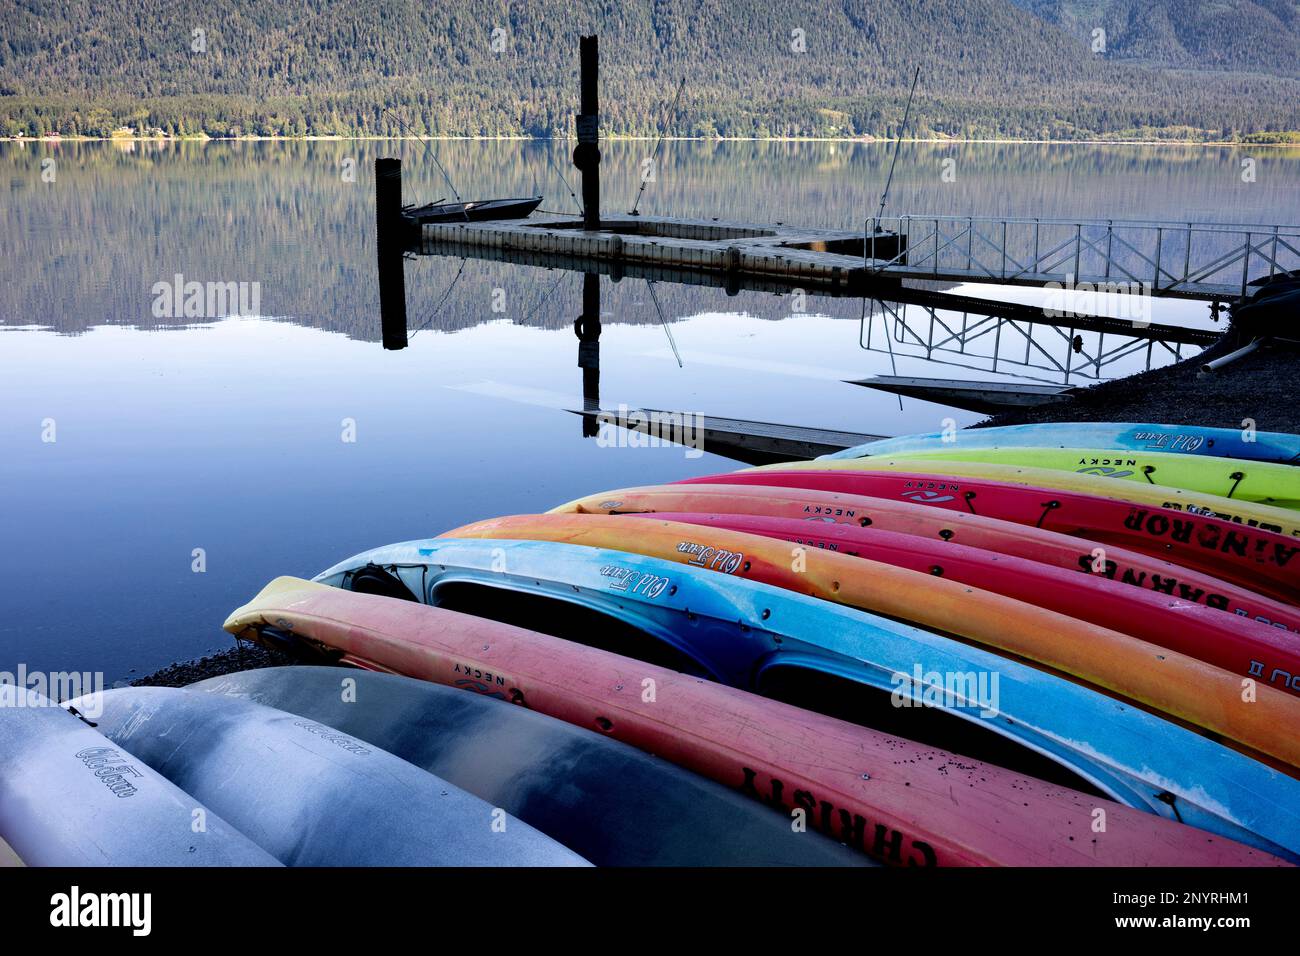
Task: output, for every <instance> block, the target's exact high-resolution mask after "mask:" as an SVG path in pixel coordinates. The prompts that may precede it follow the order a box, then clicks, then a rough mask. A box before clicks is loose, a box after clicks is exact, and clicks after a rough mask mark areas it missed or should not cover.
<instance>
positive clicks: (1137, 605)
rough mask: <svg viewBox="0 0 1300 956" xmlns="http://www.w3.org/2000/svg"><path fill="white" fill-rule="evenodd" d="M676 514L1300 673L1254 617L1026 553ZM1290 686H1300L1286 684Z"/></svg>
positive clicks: (1246, 670)
mask: <svg viewBox="0 0 1300 956" xmlns="http://www.w3.org/2000/svg"><path fill="white" fill-rule="evenodd" d="M655 517H656V518H658V519H661V520H663V521H680V522H683V523H685V524H696V525H703V526H707V527H714V528H727V529H730V530H732V531H743V532H746V533H748V534H758V535H763V536H765V537H769V538H779V539H781V540H784V541H790V542H793V543H795V544H799V545H803V546H804V547H807V548H818V549H822V550H827V551H835V552H839V553H840V554H847V555H851V556H856V557H862V558H868V559H871V560H873V561H881V562H884V563H885V564H890V565H893V566H895V567H900V568H908V569H909V570H912V571H920V572H922V573H925V574H931V575H935V576H937V577H945V578H949V579H951V580H953V581H958V582H960V583H962V584H968V585H970V586H971V587H976V588H980V589H982V590H985V591H992V592H993V593H995V594H1002V595H1005V596H1007V597H1011V598H1015V599H1017V600H1019V601H1024V602H1026V603H1028V604H1034V605H1037V606H1038V607H1044V608H1048V609H1050V610H1053V611H1059V612H1060V613H1062V614H1067V615H1069V616H1070V617H1073V618H1076V619H1077V620H1080V621H1087V622H1089V623H1091V624H1096V625H1098V626H1099V627H1106V628H1110V629H1112V630H1115V631H1119V632H1120V633H1121V634H1128V635H1129V636H1131V637H1136V638H1138V639H1140V640H1144V641H1149V642H1151V643H1152V644H1156V645H1158V646H1160V647H1166V648H1168V649H1170V650H1173V651H1177V652H1179V653H1181V654H1186V655H1188V656H1189V657H1195V658H1197V659H1198V660H1202V661H1204V662H1206V663H1207V664H1213V665H1215V666H1216V667H1222V668H1224V669H1225V670H1230V671H1234V672H1236V673H1238V674H1242V675H1244V676H1254V677H1258V676H1260V673H1261V668H1262V673H1263V674H1272V673H1274V672H1276V671H1279V670H1280V671H1283V672H1285V673H1287V674H1297V673H1300V642H1298V641H1296V640H1295V638H1294V636H1293V635H1291V634H1288V633H1286V632H1285V631H1279V630H1277V629H1275V628H1272V627H1269V626H1268V625H1267V624H1260V623H1258V622H1256V621H1250V620H1241V619H1237V618H1232V617H1229V616H1228V615H1226V614H1223V613H1221V612H1219V611H1216V610H1214V609H1213V608H1208V607H1206V606H1204V605H1202V604H1193V603H1190V602H1187V601H1181V600H1179V599H1178V598H1171V597H1163V596H1160V595H1157V594H1154V593H1152V592H1150V591H1140V590H1138V589H1136V588H1127V587H1124V585H1122V584H1116V583H1115V582H1114V581H1110V580H1107V579H1106V578H1104V577H1102V576H1100V575H1084V574H1078V573H1076V572H1074V571H1066V570H1064V569H1062V568H1054V567H1051V566H1050V565H1046V564H1039V563H1037V562H1034V561H1027V560H1025V559H1024V558H1016V557H1011V556H1009V555H1005V554H995V553H993V552H990V551H984V550H981V549H980V548H972V547H968V546H966V545H961V544H955V543H953V542H943V541H932V540H930V539H928V538H920V537H917V536H916V535H909V534H899V533H898V532H895V531H881V530H879V529H877V528H874V527H861V526H859V525H851V524H827V523H825V522H820V521H800V520H797V519H792V518H766V517H756V516H751V515H732V514H699V513H675V512H659V513H656V514H655ZM1287 689H1288V690H1290V691H1291V692H1292V693H1300V690H1296V689H1293V688H1291V687H1290V686H1289V685H1287Z"/></svg>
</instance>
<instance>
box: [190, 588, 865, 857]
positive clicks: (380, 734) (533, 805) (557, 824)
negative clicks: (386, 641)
mask: <svg viewBox="0 0 1300 956" xmlns="http://www.w3.org/2000/svg"><path fill="white" fill-rule="evenodd" d="M302 584H303V587H306V586H307V583H306V582H302ZM340 593H342V592H338V591H335V592H334V594H333V595H331V597H336V596H337V595H338V594H340ZM356 598H357V599H358V600H357V601H356V602H355V605H356V606H355V607H353V608H352V609H351V611H352V616H351V617H350V620H351V621H354V622H356V623H362V622H364V621H366V620H367V617H366V613H365V612H366V611H367V610H368V605H369V604H370V603H372V602H373V601H374V600H375V599H373V598H370V597H369V596H368V595H356ZM380 600H383V599H380ZM401 610H402V611H403V612H404V613H406V614H408V615H409V614H411V613H412V612H413V611H416V610H418V611H421V612H424V613H425V614H439V613H450V612H439V611H437V610H436V609H434V608H424V607H419V608H416V607H415V606H414V605H411V606H408V607H406V608H403V609H401ZM296 620H297V621H298V623H299V625H301V623H302V619H296ZM300 633H302V632H301V631H300ZM311 634H312V636H314V637H315V638H316V639H325V638H330V639H335V638H333V632H329V631H326V630H324V629H323V628H322V629H312V630H311ZM394 636H395V637H396V635H394ZM539 637H540V635H539ZM372 654H373V652H372ZM373 656H374V657H379V658H384V657H385V656H386V655H383V654H373ZM375 663H382V660H381V661H376V662H375ZM462 676H463V675H462ZM497 678H499V675H496V676H493V675H491V674H490V672H484V671H482V670H480V671H479V674H478V677H476V678H475V681H476V684H475V689H476V690H478V693H475V694H465V693H461V691H460V690H457V689H453V688H452V687H450V686H443V685H440V684H432V683H428V682H426V681H422V680H410V679H408V678H405V677H397V676H393V675H389V674H379V673H365V672H358V671H356V670H353V669H343V668H338V667H272V668H265V669H262V670H256V671H242V672H240V673H237V674H230V675H226V676H223V677H213V678H211V679H209V680H206V681H202V682H201V683H198V684H194V685H192V686H191V687H190V689H191V690H195V691H206V692H208V693H211V694H215V695H218V696H221V695H224V696H228V697H238V698H241V699H247V700H252V701H254V702H256V703H259V704H263V705H265V706H268V707H274V708H276V709H277V710H283V711H287V712H289V713H293V714H297V715H298V716H300V717H305V718H307V719H309V720H312V721H315V722H317V723H320V724H324V725H326V726H328V727H332V728H333V729H335V730H337V731H340V732H342V733H344V734H347V735H348V736H350V737H355V738H356V739H358V740H362V741H364V742H365V743H367V744H373V745H374V746H376V747H380V748H382V749H384V750H387V751H388V752H389V753H392V754H394V755H395V756H398V757H401V758H402V759H403V760H405V761H407V762H408V763H412V764H414V765H416V766H417V767H420V768H422V769H423V770H426V771H428V772H429V773H432V774H434V775H435V776H437V777H440V778H441V779H443V780H447V781H449V782H451V783H453V784H455V785H456V786H458V787H461V788H462V789H464V790H466V791H468V792H470V793H472V794H474V795H475V796H476V797H478V798H479V799H481V800H484V801H486V802H487V803H488V804H489V805H490V806H492V807H499V808H500V809H502V810H504V811H505V812H506V813H508V814H510V815H511V816H515V817H518V818H519V819H521V820H523V821H524V822H525V823H527V824H529V825H530V826H533V827H535V828H536V829H538V830H540V831H541V832H543V833H545V834H546V835H547V836H549V837H551V838H552V839H553V840H556V841H557V842H559V843H561V844H563V845H564V846H567V847H569V848H570V849H571V850H573V851H574V852H575V853H578V854H579V855H580V856H582V857H584V858H585V859H587V860H590V861H591V862H592V863H594V864H595V865H597V866H756V865H757V866H862V865H865V864H867V862H868V859H867V857H865V856H863V855H862V854H860V853H855V852H852V851H850V850H849V849H847V848H846V847H842V846H840V845H839V844H838V843H835V842H833V841H830V840H827V839H825V838H823V837H822V836H820V835H818V834H816V833H811V834H810V833H807V832H796V831H795V830H794V829H793V828H792V827H791V826H790V820H789V818H788V817H787V816H783V815H780V814H776V813H773V812H771V810H769V809H768V808H766V807H764V806H762V805H761V804H760V803H757V802H755V801H753V800H750V799H747V798H746V797H744V796H743V795H741V794H739V793H736V792H735V791H734V790H731V789H728V788H726V787H724V786H722V785H721V784H719V783H715V782H713V781H711V780H708V779H705V778H703V777H700V776H697V775H695V774H693V773H690V772H688V771H686V770H683V769H681V768H680V767H677V766H675V765H674V764H671V763H668V762H667V761H665V760H662V759H660V758H658V757H654V756H651V755H650V754H647V753H644V752H643V751H641V750H638V749H636V748H634V747H631V746H629V745H627V744H624V743H620V742H619V741H617V740H613V739H611V738H610V737H608V736H606V735H602V734H600V733H598V732H596V731H594V730H587V729H584V728H580V727H575V726H573V725H572V724H567V723H564V722H563V721H559V720H553V719H551V718H550V717H547V716H545V715H543V714H540V713H537V712H535V711H532V710H529V709H528V708H526V707H517V706H514V705H513V704H510V703H508V702H505V701H503V700H500V699H494V698H500V697H505V696H506V695H507V694H508V692H509V690H510V688H508V687H507V686H506V684H505V681H504V679H497ZM345 687H346V688H348V689H350V690H352V691H353V694H352V695H351V697H350V698H348V699H345V695H344V694H343V693H342V692H341V691H342V689H344V688H345Z"/></svg>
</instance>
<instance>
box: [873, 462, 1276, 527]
mask: <svg viewBox="0 0 1300 956" xmlns="http://www.w3.org/2000/svg"><path fill="white" fill-rule="evenodd" d="M889 458H890V459H891V460H895V461H910V460H915V459H922V460H925V461H927V462H950V461H953V462H957V461H960V462H982V463H985V464H993V465H1014V466H1017V467H1028V468H1043V469H1048V470H1051V471H1061V472H1070V473H1072V474H1076V475H1089V476H1096V477H1099V478H1113V479H1115V480H1116V481H1125V482H1140V483H1142V484H1144V485H1164V486H1166V487H1169V488H1178V489H1181V490H1183V491H1188V492H1204V493H1205V494H1209V495H1217V496H1219V497H1221V498H1231V499H1232V500H1234V501H1254V502H1260V503H1262V504H1266V505H1271V506H1274V507H1278V508H1286V509H1289V510H1292V511H1294V510H1295V509H1296V508H1300V469H1298V468H1296V467H1295V466H1294V465H1279V464H1276V463H1273V462H1262V461H1252V462H1244V461H1240V460H1238V459H1234V458H1218V457H1214V456H1210V455H1197V456H1190V455H1179V454H1175V453H1172V452H1153V451H1123V452H1115V451H1104V450H1101V451H1099V450H1097V449H1094V448H1025V447H1020V446H1016V445H1012V446H1009V447H1001V446H996V445H995V446H990V447H986V448H968V447H966V446H965V445H960V444H953V445H949V446H947V447H946V448H927V449H924V450H920V451H909V452H898V453H896V454H893V455H890V456H889ZM1297 520H1300V516H1297Z"/></svg>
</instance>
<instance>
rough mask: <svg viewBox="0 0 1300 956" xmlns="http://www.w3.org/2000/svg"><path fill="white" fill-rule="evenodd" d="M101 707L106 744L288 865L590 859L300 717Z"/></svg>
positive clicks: (111, 703) (165, 691)
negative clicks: (143, 765)
mask: <svg viewBox="0 0 1300 956" xmlns="http://www.w3.org/2000/svg"><path fill="white" fill-rule="evenodd" d="M102 700H103V714H102V715H101V716H100V717H99V718H98V724H99V727H100V729H101V730H102V732H103V733H104V735H105V736H106V737H108V738H109V739H110V740H112V741H113V742H114V743H116V744H118V745H120V746H122V747H125V748H128V749H129V750H131V752H132V753H135V754H136V755H138V756H139V758H140V759H141V760H142V761H144V762H145V763H147V764H148V765H149V766H151V767H153V769H154V770H156V771H158V772H159V773H161V774H162V775H163V776H165V777H167V778H168V779H169V780H171V781H172V782H173V783H175V784H176V785H177V786H180V787H182V789H184V790H185V791H186V792H188V793H191V794H193V795H194V796H195V797H197V798H198V799H200V800H203V801H204V802H205V803H206V804H207V805H208V806H210V807H212V808H213V809H214V810H216V811H217V812H218V813H221V814H222V816H224V817H225V818H226V819H228V820H230V821H231V822H232V823H234V824H235V825H236V826H238V827H239V828H240V829H241V830H242V831H243V832H244V833H246V834H247V835H248V836H249V838H250V839H252V840H253V841H254V842H256V843H257V844H258V845H259V846H261V847H262V848H263V849H265V850H266V851H267V852H268V853H270V854H271V855H272V856H274V857H275V858H276V859H278V860H280V862H282V863H285V864H286V865H293V866H581V865H584V864H585V861H584V860H583V859H582V858H581V857H579V856H578V855H577V854H575V853H573V852H572V851H571V850H568V849H566V848H565V847H563V846H561V845H560V844H558V843H556V842H555V841H553V840H551V839H550V838H549V837H547V836H545V835H543V834H541V833H539V832H538V831H537V830H534V829H533V828H532V827H530V826H529V825H528V824H526V823H524V822H523V821H522V820H518V819H515V818H511V817H509V816H507V815H505V814H504V813H502V812H501V811H500V810H497V809H494V808H493V807H492V806H491V805H489V804H487V803H485V802H484V801H482V800H480V799H478V798H477V797H474V796H472V795H470V794H468V793H466V792H465V791H463V790H461V789H460V788H458V787H455V786H453V785H452V784H450V783H448V782H447V781H445V780H440V779H439V778H437V777H435V776H434V775H433V774H430V773H426V772H425V771H424V770H421V769H419V768H418V767H415V766H413V765H411V764H409V763H407V762H406V761H405V760H401V759H399V758H397V757H395V756H393V755H392V754H390V753H387V752H386V751H383V750H381V749H379V748H378V747H375V746H373V745H369V744H366V743H364V742H362V741H358V740H356V739H354V738H351V737H348V736H346V735H344V734H340V733H338V732H337V731H334V730H332V729H331V728H328V727H326V726H324V725H322V724H318V723H315V722H313V721H310V720H305V719H304V718H302V717H299V716H296V715H294V714H288V713H285V712H283V711H279V710H274V709H272V708H270V707H264V706H262V705H260V704H255V703H253V702H251V701H247V700H237V699H235V698H231V697H218V696H216V695H213V694H204V693H199V692H196V691H191V690H180V689H176V688H170V687H127V688H121V689H118V690H110V691H105V692H104V693H103V694H102ZM74 703H75V701H74ZM494 821H495V822H496V823H497V824H498V829H494V826H493V824H494Z"/></svg>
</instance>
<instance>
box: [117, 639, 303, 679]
mask: <svg viewBox="0 0 1300 956" xmlns="http://www.w3.org/2000/svg"><path fill="white" fill-rule="evenodd" d="M293 663H295V662H294V660H293V659H292V658H290V657H287V656H285V655H284V654H279V653H276V652H275V651H270V650H267V649H266V648H264V647H259V646H258V645H256V644H249V643H248V642H247V641H240V642H239V643H237V644H236V645H235V646H234V647H232V648H230V650H227V651H218V652H217V653H215V654H210V655H209V656H207V657H201V658H199V659H198V660H195V661H181V662H179V663H176V664H169V665H168V666H166V667H164V668H163V669H162V670H159V671H154V672H153V673H152V674H146V675H145V676H144V677H141V678H138V679H136V680H133V681H131V686H132V687H185V686H186V685H187V684H193V683H195V682H197V681H201V680H207V679H208V678H209V677H220V676H221V675H222V674H233V673H235V672H237V671H251V670H254V669H256V668H259V667H282V666H283V665H285V664H293Z"/></svg>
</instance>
